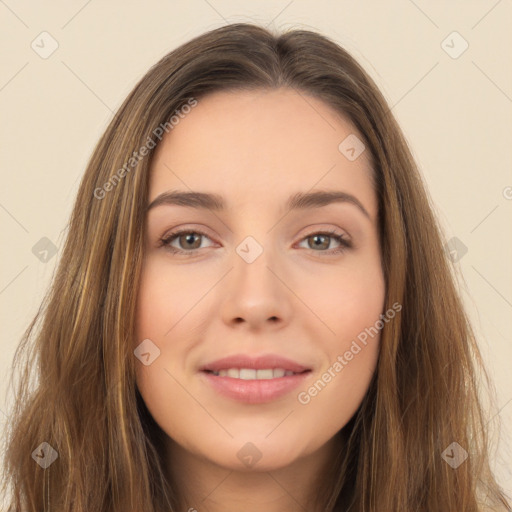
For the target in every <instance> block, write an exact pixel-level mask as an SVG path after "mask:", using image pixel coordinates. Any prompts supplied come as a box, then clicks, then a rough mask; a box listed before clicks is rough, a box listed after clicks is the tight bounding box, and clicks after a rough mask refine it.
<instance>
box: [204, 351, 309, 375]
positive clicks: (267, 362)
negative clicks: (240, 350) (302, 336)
mask: <svg viewBox="0 0 512 512" xmlns="http://www.w3.org/2000/svg"><path fill="white" fill-rule="evenodd" d="M229 368H251V369H254V370H263V369H267V368H282V369H283V370H288V371H292V372H294V373H302V372H304V371H306V370H310V368H308V367H307V366H303V365H301V364H299V363H297V362H296V361H292V360H291V359H287V358H286V357H281V356H279V355H277V354H267V355H260V356H249V355H247V354H234V355H232V356H228V357H223V358H222V359H217V360H216V361H212V362H211V363H207V364H205V365H203V366H202V367H201V368H200V370H201V371H212V372H218V371H219V370H225V369H229Z"/></svg>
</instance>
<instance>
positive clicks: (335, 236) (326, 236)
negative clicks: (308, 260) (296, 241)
mask: <svg viewBox="0 0 512 512" xmlns="http://www.w3.org/2000/svg"><path fill="white" fill-rule="evenodd" d="M332 240H334V241H335V242H337V243H338V244H339V245H338V247H335V248H329V246H330V245H331V241H332ZM304 241H305V242H306V243H307V244H308V246H309V247H306V248H307V249H311V247H313V249H311V250H313V251H315V252H323V253H327V254H329V255H332V254H339V253H342V252H343V251H346V250H347V249H350V248H351V247H352V242H351V241H350V240H349V239H348V238H347V237H346V236H345V235H344V234H343V233H338V232H337V231H336V230H333V231H328V232H323V231H321V232H316V233H311V234H310V235H308V236H306V237H305V238H303V239H302V241H301V243H302V242H304ZM318 249H321V250H320V251H319V250H318ZM323 249H328V250H323Z"/></svg>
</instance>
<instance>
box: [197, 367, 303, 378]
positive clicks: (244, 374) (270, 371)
mask: <svg viewBox="0 0 512 512" xmlns="http://www.w3.org/2000/svg"><path fill="white" fill-rule="evenodd" d="M204 371H205V372H206V373H211V374H212V375H215V376H216V377H229V378H231V379H241V380H270V379H281V378H282V377H290V376H292V375H300V374H302V373H305V372H310V371H311V370H304V371H302V372H293V371H292V370H285V369H284V368H262V369H254V368H224V369H222V370H218V371H213V370H204Z"/></svg>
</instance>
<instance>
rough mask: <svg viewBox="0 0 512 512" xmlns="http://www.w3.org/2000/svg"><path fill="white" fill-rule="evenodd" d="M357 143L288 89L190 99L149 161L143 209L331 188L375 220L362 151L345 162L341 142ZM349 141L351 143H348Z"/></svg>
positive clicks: (336, 121)
mask: <svg viewBox="0 0 512 512" xmlns="http://www.w3.org/2000/svg"><path fill="white" fill-rule="evenodd" d="M354 136H356V137H357V138H358V139H362V136H361V135H360V134H359V132H358V131H357V130H356V128H355V127H354V125H353V124H352V123H351V122H350V121H349V120H348V118H345V117H344V116H341V115H340V114H338V113H337V112H336V111H334V110H333V109H332V108H331V107H330V106H328V105H327V104H325V103H324V102H322V101H321V100H319V99H317V98H315V97H312V96H309V95H306V94H304V93H302V92H301V93H299V92H296V91H295V90H293V89H289V88H282V89H277V90H255V91H230V92H226V91H222V92H216V93H214V94H210V95H208V96H206V97H205V98H202V99H200V100H198V104H197V106H195V107H194V108H193V109H192V110H191V111H190V112H189V113H188V114H186V115H185V114H182V116H181V118H180V120H179V123H178V124H176V125H175V126H174V128H173V129H172V130H171V131H169V133H167V134H166V135H165V136H164V138H163V140H162V142H161V143H160V144H159V145H158V147H157V149H156V153H155V155H154V158H153V161H152V166H151V176H150V194H149V201H150V202H151V200H152V199H154V198H155V197H156V196H157V195H158V194H160V193H162V192H164V191H166V190H170V189H173V190H175V189H180V190H187V189H192V190H202V191H208V192H218V193H221V194H222V195H224V196H225V197H226V198H227V202H228V203H229V204H230V206H233V207H235V206H236V204H234V203H239V204H242V203H244V202H245V203H247V201H249V202H251V201H252V202H254V201H256V202H260V203H261V201H264V202H265V203H266V204H267V205H268V203H269V201H271V200H272V198H275V199H276V200H279V198H280V197H284V196H286V197H288V196H289V195H290V193H291V192H298V191H303V192H304V191H307V190H311V189H317V188H321V189H329V188H332V189H336V190H340V189H342V190H345V191H347V192H348V193H351V194H357V195H358V197H359V198H360V199H361V202H364V203H365V206H366V207H367V209H368V210H369V211H370V213H372V214H375V213H376V212H375V208H376V204H375V197H374V192H373V189H372V186H371V173H372V169H371V166H370V164H369V158H368V157H369V155H368V151H367V150H365V151H363V152H362V153H361V155H360V156H359V157H358V158H356V159H355V160H352V161H351V160H349V159H348V158H347V156H346V155H345V154H344V153H343V152H342V151H341V150H340V143H342V142H343V141H344V140H346V139H347V137H354ZM348 140H352V139H348Z"/></svg>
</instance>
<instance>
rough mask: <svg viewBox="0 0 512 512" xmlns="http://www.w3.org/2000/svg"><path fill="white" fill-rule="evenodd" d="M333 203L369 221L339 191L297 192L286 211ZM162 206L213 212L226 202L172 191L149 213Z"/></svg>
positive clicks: (213, 196)
mask: <svg viewBox="0 0 512 512" xmlns="http://www.w3.org/2000/svg"><path fill="white" fill-rule="evenodd" d="M333 203H347V204H351V205H353V206H356V207H357V208H358V209H359V210H360V211H361V212H362V213H363V214H364V215H365V216H366V217H367V218H368V219H370V220H371V218H370V214H369V213H368V211H367V210H366V208H365V207H364V206H363V205H362V203H361V201H359V199H357V197H355V196H353V195H352V194H349V193H347V192H342V191H339V190H325V191H324V190H320V191H315V192H297V193H296V194H293V195H292V196H290V197H289V198H288V200H287V201H286V206H285V208H286V210H287V211H291V210H308V209H312V208H321V207H323V206H328V205H330V204H333ZM161 205H176V206H187V207H189V208H200V209H205V210H212V211H217V212H218V211H222V210H225V209H226V202H225V200H224V198H223V197H222V196H221V195H219V194H211V193H206V192H193V191H191V192H185V191H183V192H182V191H177V190H172V191H168V192H163V193H162V194H160V195H159V196H157V197H156V198H155V199H154V200H153V201H152V202H151V203H150V205H149V206H148V207H147V211H149V210H151V209H152V208H156V207H157V206H161Z"/></svg>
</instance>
